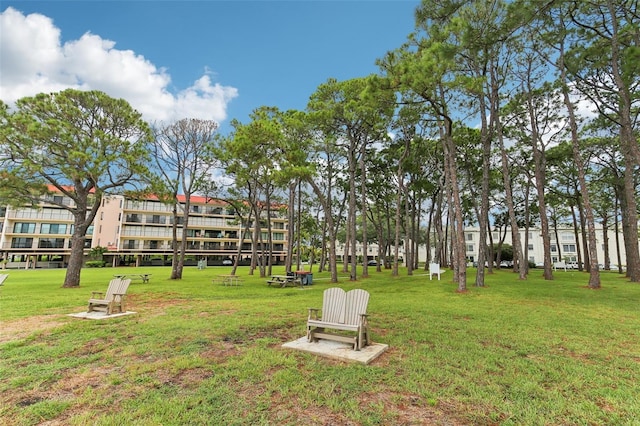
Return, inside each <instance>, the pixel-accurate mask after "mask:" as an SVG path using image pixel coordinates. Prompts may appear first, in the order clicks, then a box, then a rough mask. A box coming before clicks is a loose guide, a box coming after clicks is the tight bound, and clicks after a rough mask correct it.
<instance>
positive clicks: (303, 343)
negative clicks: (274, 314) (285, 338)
mask: <svg viewBox="0 0 640 426" xmlns="http://www.w3.org/2000/svg"><path fill="white" fill-rule="evenodd" d="M282 347H283V348H289V349H295V350H298V351H302V352H308V353H311V354H316V355H320V356H324V357H327V358H333V359H337V360H340V361H349V362H359V363H361V364H365V365H366V364H369V363H370V362H371V361H373V360H374V359H376V358H378V357H379V356H380V355H381V354H382V353H383V352H384V351H386V350H387V349H388V348H389V345H385V344H382V343H370V344H369V345H367V346H365V347H364V348H362V349H360V350H359V351H354V350H353V345H351V344H348V343H343V342H336V341H333V340H324V339H321V340H319V341H318V342H315V343H314V342H307V337H306V336H304V337H301V338H299V339H297V340H294V341H293V342H287V343H285V344H283V345H282Z"/></svg>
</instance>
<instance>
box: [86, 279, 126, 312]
mask: <svg viewBox="0 0 640 426" xmlns="http://www.w3.org/2000/svg"><path fill="white" fill-rule="evenodd" d="M130 283H131V280H130V279H121V278H114V279H112V280H111V282H109V287H107V291H106V292H101V291H93V292H91V298H90V299H89V308H88V309H87V311H88V312H93V311H103V312H105V313H106V314H107V315H111V314H113V313H116V312H125V297H126V294H127V289H128V288H129V284H130Z"/></svg>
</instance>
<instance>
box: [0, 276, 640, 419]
mask: <svg viewBox="0 0 640 426" xmlns="http://www.w3.org/2000/svg"><path fill="white" fill-rule="evenodd" d="M229 270H230V268H229V267H217V268H211V267H210V268H208V269H206V270H197V269H196V268H195V267H193V268H188V269H186V270H185V274H184V279H183V280H182V281H180V282H172V281H170V280H169V279H168V276H169V272H170V271H169V269H168V268H161V267H149V268H137V269H135V270H134V269H132V268H127V269H126V270H125V269H124V268H117V269H113V268H107V269H85V270H83V272H82V286H81V287H80V288H79V289H63V288H61V284H62V278H63V274H64V270H35V271H22V270H20V271H13V270H12V271H9V274H10V276H9V278H8V279H7V281H6V282H5V285H4V286H3V287H0V356H1V358H0V420H1V421H0V423H2V424H6V425H35V424H49V425H86V424H95V425H118V426H120V425H123V424H136V425H186V424H191V425H194V424H211V425H214V424H215V425H218V424H219V425H223V424H224V425H260V424H263V425H270V424H277V425H422V424H427V425H428V424H441V425H445V424H446V425H463V424H473V425H490V424H505V425H509V424H514V425H516V424H517V425H522V424H527V425H559V424H562V425H586V424H591V425H599V424H602V425H605V424H606V425H614V424H615V425H634V424H635V425H637V424H638V422H640V420H638V419H640V398H638V395H640V285H638V284H632V283H629V282H627V281H626V280H625V279H624V278H622V277H620V276H619V275H617V274H615V273H603V289H601V290H597V291H593V290H588V289H586V288H585V284H586V282H587V278H588V276H587V275H586V274H583V273H580V272H577V271H575V272H557V273H556V279H555V280H554V281H551V282H545V281H544V280H542V279H541V272H540V271H533V272H532V274H531V277H530V278H529V280H528V281H526V282H520V281H518V279H517V275H515V274H513V273H511V272H510V271H498V272H497V273H496V274H494V275H492V276H488V277H487V284H488V286H487V287H485V288H473V287H471V288H470V291H469V292H468V293H466V294H458V293H456V292H455V288H456V286H455V285H454V284H453V283H451V282H450V280H451V272H450V271H448V272H446V273H445V274H444V275H443V280H442V281H435V280H434V281H429V279H428V277H426V276H417V275H416V276H412V277H407V276H401V277H391V275H390V273H389V272H382V273H376V272H375V271H372V273H371V276H370V277H369V278H366V279H361V280H360V281H359V282H357V283H351V282H348V281H347V279H346V278H343V280H342V282H341V283H340V286H342V287H344V288H345V289H351V288H365V289H367V290H368V291H369V292H370V293H371V300H370V302H369V314H370V327H371V335H372V339H373V340H374V341H376V342H382V343H386V344H388V345H389V346H390V349H389V350H388V351H387V352H386V353H385V354H383V355H382V356H381V357H380V358H378V359H377V360H376V361H374V362H373V363H372V364H371V365H368V366H363V365H360V364H347V363H342V362H338V361H334V360H329V359H325V358H319V357H317V356H314V355H310V354H305V353H299V352H295V351H292V350H289V349H283V348H281V345H282V343H285V342H287V341H291V340H294V339H297V338H299V337H301V336H303V335H304V333H305V320H306V314H307V307H310V306H313V307H320V306H321V302H322V291H323V290H324V289H325V288H327V287H328V286H330V284H329V282H328V280H327V274H326V273H323V274H318V273H314V277H313V280H314V285H313V286H310V287H308V288H305V289H304V290H301V289H299V288H274V287H268V286H267V285H266V280H265V279H264V278H259V277H258V276H257V275H255V276H249V275H247V274H248V270H247V269H241V270H240V272H239V274H240V275H242V276H243V285H242V286H240V287H224V286H221V285H213V284H212V283H211V279H212V278H213V277H215V276H216V275H218V274H224V273H228V271H229ZM122 271H125V272H131V271H135V272H140V273H142V272H150V273H152V274H153V276H152V278H151V282H150V283H148V284H141V283H140V282H134V283H132V284H131V286H130V287H129V306H128V308H129V309H130V310H133V311H136V312H137V314H136V315H129V316H125V317H120V318H113V319H110V320H105V321H93V320H82V319H77V318H72V317H69V316H67V314H70V313H77V312H82V311H84V310H86V302H87V299H88V298H89V296H90V294H91V291H104V290H106V287H107V284H108V282H109V280H110V279H111V276H112V275H113V274H114V273H117V272H122ZM277 272H278V273H282V272H283V271H282V270H277ZM469 278H470V280H472V279H473V274H472V273H470V274H469Z"/></svg>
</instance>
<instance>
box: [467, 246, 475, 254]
mask: <svg viewBox="0 0 640 426" xmlns="http://www.w3.org/2000/svg"><path fill="white" fill-rule="evenodd" d="M474 248H475V247H474V245H473V244H467V251H471V252H472V251H474Z"/></svg>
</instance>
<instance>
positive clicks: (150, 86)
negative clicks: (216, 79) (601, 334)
mask: <svg viewBox="0 0 640 426" xmlns="http://www.w3.org/2000/svg"><path fill="white" fill-rule="evenodd" d="M115 45H116V43H115V42H113V41H111V40H105V39H102V38H101V37H100V36H98V35H95V34H91V33H86V34H84V35H83V36H82V37H80V39H78V40H71V41H68V42H66V43H64V45H62V44H61V42H60V29H59V28H57V27H56V26H55V25H54V24H53V21H52V20H51V19H50V18H48V17H46V16H43V15H40V14H37V13H33V14H30V15H26V16H25V15H23V14H22V13H21V12H19V11H17V10H15V9H13V8H7V10H5V11H4V12H2V13H0V76H1V77H0V99H2V100H3V101H4V102H5V103H7V104H10V105H11V104H13V103H14V102H15V101H16V100H18V99H20V98H22V97H25V96H33V95H35V94H37V93H49V92H57V91H60V90H64V89H66V88H76V89H82V90H101V91H103V92H105V93H107V94H108V95H109V96H112V97H115V98H123V99H126V100H127V101H128V102H129V103H130V104H131V105H132V106H133V107H134V108H135V109H137V110H138V111H140V112H141V113H142V114H143V116H144V118H145V119H146V120H148V121H165V122H170V121H174V120H179V119H181V118H200V119H206V120H215V121H217V122H221V121H224V120H225V119H226V118H227V112H226V111H227V104H228V103H229V102H230V101H231V100H232V99H233V98H235V97H236V96H237V95H238V90H237V89H236V88H234V87H230V86H222V85H220V84H218V83H215V84H214V83H212V82H211V78H210V73H209V71H208V70H205V72H204V75H203V76H202V77H201V78H199V79H198V80H196V81H195V82H194V83H193V85H192V86H191V87H188V88H186V89H184V90H182V91H179V92H177V93H172V92H171V91H169V89H168V87H169V86H170V84H171V76H170V75H169V74H168V73H167V72H166V70H165V69H163V68H158V67H156V65H154V64H153V63H151V62H149V61H148V60H146V59H145V58H144V57H143V56H142V55H138V54H136V53H135V52H133V51H131V50H118V49H116V48H115Z"/></svg>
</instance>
